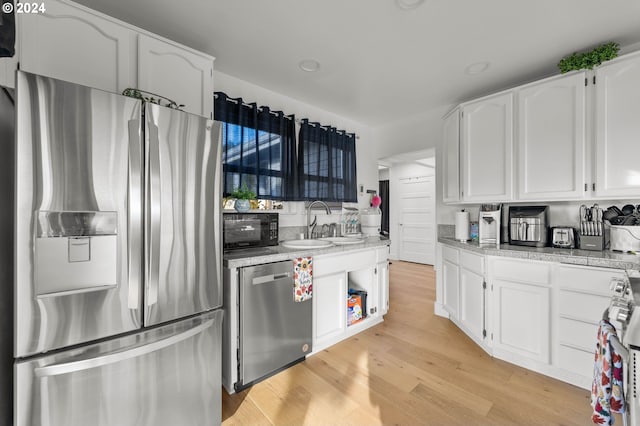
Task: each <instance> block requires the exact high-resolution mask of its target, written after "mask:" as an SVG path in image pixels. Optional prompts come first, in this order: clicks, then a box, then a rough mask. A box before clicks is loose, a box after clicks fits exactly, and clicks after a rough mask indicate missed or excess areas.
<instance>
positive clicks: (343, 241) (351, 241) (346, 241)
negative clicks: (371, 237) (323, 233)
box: [319, 237, 364, 246]
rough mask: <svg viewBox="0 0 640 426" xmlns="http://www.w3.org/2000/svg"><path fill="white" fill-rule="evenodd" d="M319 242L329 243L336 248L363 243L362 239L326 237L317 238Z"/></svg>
mask: <svg viewBox="0 0 640 426" xmlns="http://www.w3.org/2000/svg"><path fill="white" fill-rule="evenodd" d="M319 240H321V241H329V242H331V243H333V244H335V245H337V246H340V245H346V244H360V243H364V238H359V237H326V238H319Z"/></svg>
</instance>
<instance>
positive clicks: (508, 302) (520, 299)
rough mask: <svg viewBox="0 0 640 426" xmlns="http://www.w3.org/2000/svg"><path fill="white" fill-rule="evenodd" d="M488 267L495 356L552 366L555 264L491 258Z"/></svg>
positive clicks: (523, 363)
mask: <svg viewBox="0 0 640 426" xmlns="http://www.w3.org/2000/svg"><path fill="white" fill-rule="evenodd" d="M488 265H489V284H490V285H491V289H492V296H491V297H492V307H493V312H492V318H493V325H492V328H491V330H492V345H493V349H494V355H495V356H496V357H498V358H502V359H506V360H507V361H512V362H515V363H516V364H520V365H525V366H526V360H533V361H537V362H539V363H542V364H549V362H550V340H551V325H550V324H551V322H550V314H551V267H552V264H551V263H548V262H537V261H532V260H519V259H507V258H504V257H489V260H488ZM520 360H522V361H524V362H522V363H521V362H519V361H520Z"/></svg>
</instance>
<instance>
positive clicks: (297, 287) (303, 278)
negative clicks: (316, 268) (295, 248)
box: [293, 256, 313, 302]
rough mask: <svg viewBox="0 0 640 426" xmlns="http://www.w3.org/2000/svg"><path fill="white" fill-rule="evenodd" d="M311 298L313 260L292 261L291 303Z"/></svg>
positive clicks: (309, 257) (300, 258) (308, 258)
mask: <svg viewBox="0 0 640 426" xmlns="http://www.w3.org/2000/svg"><path fill="white" fill-rule="evenodd" d="M311 296H313V259H312V258H311V256H308V257H299V258H297V259H293V301H294V302H304V301H305V300H309V299H311Z"/></svg>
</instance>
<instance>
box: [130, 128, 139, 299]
mask: <svg viewBox="0 0 640 426" xmlns="http://www.w3.org/2000/svg"><path fill="white" fill-rule="evenodd" d="M141 150H142V143H141V140H140V120H129V213H128V215H129V216H128V218H127V219H128V222H129V223H128V237H129V252H128V254H127V260H128V263H129V265H128V267H129V298H128V299H129V304H128V305H129V309H139V308H140V279H141V264H142V262H141V259H140V256H141V255H142V252H141V250H142V248H141V244H140V243H141V238H142V220H141V219H142V200H141V197H142V192H141V188H140V186H141V182H142V176H141V173H142V171H141V169H142V152H141Z"/></svg>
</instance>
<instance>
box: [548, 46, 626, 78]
mask: <svg viewBox="0 0 640 426" xmlns="http://www.w3.org/2000/svg"><path fill="white" fill-rule="evenodd" d="M619 51H620V45H619V44H618V43H615V42H611V43H605V44H602V45H600V46H598V47H596V48H594V49H593V50H591V51H589V52H584V53H572V54H571V55H568V56H565V57H564V58H562V59H561V60H560V62H559V63H558V68H560V72H561V73H562V74H564V73H567V72H569V71H575V70H581V69H589V70H590V69H593V67H595V66H597V65H600V64H601V63H603V62H605V61H609V60H611V59H613V58H616V57H617V56H618V52H619Z"/></svg>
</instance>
